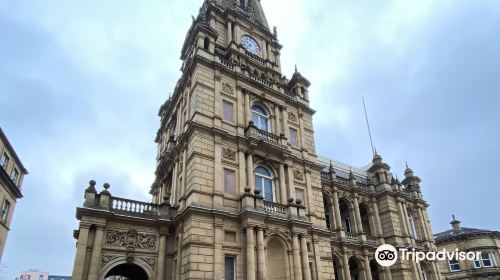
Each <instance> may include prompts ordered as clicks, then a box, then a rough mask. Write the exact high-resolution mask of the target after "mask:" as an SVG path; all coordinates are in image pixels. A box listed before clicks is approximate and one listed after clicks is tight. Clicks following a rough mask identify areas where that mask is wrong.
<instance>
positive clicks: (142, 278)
mask: <svg viewBox="0 0 500 280" xmlns="http://www.w3.org/2000/svg"><path fill="white" fill-rule="evenodd" d="M110 277H122V278H121V279H128V280H148V274H147V273H146V271H144V269H142V268H141V267H140V266H138V265H136V264H133V263H124V264H120V265H117V266H115V267H113V268H112V269H111V270H110V271H109V272H108V273H107V274H106V276H105V277H104V278H105V279H108V278H110Z"/></svg>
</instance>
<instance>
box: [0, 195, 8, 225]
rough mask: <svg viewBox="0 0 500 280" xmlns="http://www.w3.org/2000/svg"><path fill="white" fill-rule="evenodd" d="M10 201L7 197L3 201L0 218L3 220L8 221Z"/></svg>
mask: <svg viewBox="0 0 500 280" xmlns="http://www.w3.org/2000/svg"><path fill="white" fill-rule="evenodd" d="M9 210H10V202H9V201H8V200H7V199H6V200H4V201H3V205H2V212H1V213H0V218H1V219H2V221H3V222H7V217H8V216H9Z"/></svg>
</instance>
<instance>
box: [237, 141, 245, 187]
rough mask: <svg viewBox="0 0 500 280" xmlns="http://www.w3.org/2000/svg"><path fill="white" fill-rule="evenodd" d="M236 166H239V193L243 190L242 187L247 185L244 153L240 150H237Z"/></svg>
mask: <svg viewBox="0 0 500 280" xmlns="http://www.w3.org/2000/svg"><path fill="white" fill-rule="evenodd" d="M238 156H239V159H238V168H239V173H240V174H239V175H240V176H239V177H240V181H239V182H240V183H239V187H240V191H239V193H242V192H243V189H244V188H245V187H246V186H247V177H246V170H245V169H246V163H245V153H244V152H243V151H242V150H239V151H238Z"/></svg>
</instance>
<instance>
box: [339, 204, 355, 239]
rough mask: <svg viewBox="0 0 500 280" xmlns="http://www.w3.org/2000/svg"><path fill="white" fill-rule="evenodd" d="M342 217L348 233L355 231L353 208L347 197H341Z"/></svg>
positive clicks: (340, 208)
mask: <svg viewBox="0 0 500 280" xmlns="http://www.w3.org/2000/svg"><path fill="white" fill-rule="evenodd" d="M339 210H340V218H341V219H342V226H343V227H344V229H345V231H346V232H347V233H354V228H353V223H352V219H351V209H350V208H349V201H347V200H346V199H345V198H341V199H339Z"/></svg>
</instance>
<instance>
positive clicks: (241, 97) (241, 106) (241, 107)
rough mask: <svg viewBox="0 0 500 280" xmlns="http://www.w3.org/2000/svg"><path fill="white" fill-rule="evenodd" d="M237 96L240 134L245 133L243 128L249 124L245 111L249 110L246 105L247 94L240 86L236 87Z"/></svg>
mask: <svg viewBox="0 0 500 280" xmlns="http://www.w3.org/2000/svg"><path fill="white" fill-rule="evenodd" d="M236 96H237V97H238V102H237V104H236V106H237V108H238V111H237V113H236V115H237V120H238V127H241V128H238V134H240V133H241V134H243V133H244V131H243V129H242V128H245V127H246V126H247V125H248V121H247V120H245V112H246V111H247V109H246V106H247V104H246V103H245V94H244V93H243V91H242V90H241V88H240V87H236Z"/></svg>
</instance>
